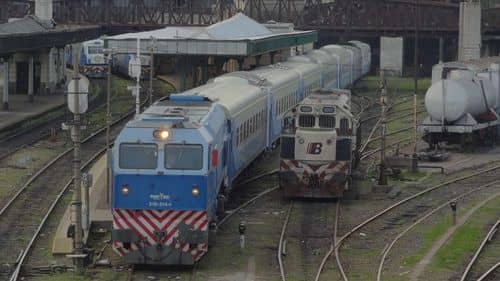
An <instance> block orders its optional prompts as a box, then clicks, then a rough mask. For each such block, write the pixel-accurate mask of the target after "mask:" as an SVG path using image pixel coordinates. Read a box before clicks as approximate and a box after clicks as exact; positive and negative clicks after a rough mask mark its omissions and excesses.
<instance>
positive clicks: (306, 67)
mask: <svg viewBox="0 0 500 281" xmlns="http://www.w3.org/2000/svg"><path fill="white" fill-rule="evenodd" d="M281 66H282V67H288V68H291V69H295V70H297V71H299V72H300V73H301V74H302V75H304V74H306V73H312V72H315V71H317V70H319V68H318V64H317V63H314V62H294V61H285V62H283V63H281Z"/></svg>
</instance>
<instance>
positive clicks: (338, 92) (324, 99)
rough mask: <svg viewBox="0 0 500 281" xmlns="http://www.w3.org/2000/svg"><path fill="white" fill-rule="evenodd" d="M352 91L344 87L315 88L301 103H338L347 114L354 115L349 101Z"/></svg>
mask: <svg viewBox="0 0 500 281" xmlns="http://www.w3.org/2000/svg"><path fill="white" fill-rule="evenodd" d="M350 99H351V91H350V90H344V89H315V90H314V91H313V92H312V93H311V94H310V95H309V96H307V97H306V98H305V99H304V100H303V101H302V102H301V103H300V104H309V105H313V104H320V105H336V106H337V107H339V108H340V109H341V110H342V111H343V112H344V113H345V114H348V115H349V116H352V114H351V112H350V106H349V101H350Z"/></svg>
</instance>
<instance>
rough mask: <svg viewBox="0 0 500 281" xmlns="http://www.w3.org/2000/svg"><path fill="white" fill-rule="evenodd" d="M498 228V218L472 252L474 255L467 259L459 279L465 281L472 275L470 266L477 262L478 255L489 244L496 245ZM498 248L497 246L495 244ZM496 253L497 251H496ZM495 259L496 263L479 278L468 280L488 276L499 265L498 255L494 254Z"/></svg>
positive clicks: (497, 242)
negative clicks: (467, 261)
mask: <svg viewBox="0 0 500 281" xmlns="http://www.w3.org/2000/svg"><path fill="white" fill-rule="evenodd" d="M499 228H500V218H499V219H498V220H497V221H496V222H495V223H494V224H493V225H492V226H491V228H490V230H489V231H488V233H487V234H486V236H485V237H484V239H483V241H482V242H481V244H480V245H479V247H478V248H477V250H476V252H475V253H474V256H473V257H472V259H471V260H470V261H469V263H468V264H467V266H466V268H465V270H464V272H463V273H462V276H461V277H460V281H465V280H467V277H468V276H470V275H472V268H473V267H474V265H476V264H478V263H479V256H480V255H481V254H482V253H483V252H484V250H485V249H486V248H487V247H488V245H489V244H493V243H495V242H496V243H495V244H496V245H498V244H499V243H500V242H499V241H498V240H500V239H499V238H498V235H499V234H498V230H499ZM497 248H498V246H497ZM497 254H498V253H497ZM496 261H497V263H496V264H494V265H493V266H492V267H490V269H488V270H487V271H486V272H485V273H483V274H482V275H481V276H480V277H479V279H475V278H474V279H472V278H471V279H470V280H481V279H483V280H484V279H486V278H489V276H490V274H492V273H493V271H494V270H495V268H498V267H499V264H500V256H498V255H497V256H496Z"/></svg>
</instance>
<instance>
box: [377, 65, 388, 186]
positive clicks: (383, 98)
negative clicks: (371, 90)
mask: <svg viewBox="0 0 500 281" xmlns="http://www.w3.org/2000/svg"><path fill="white" fill-rule="evenodd" d="M379 83H380V84H379V91H380V105H381V108H382V112H381V115H380V121H381V122H380V124H381V126H382V128H381V129H382V136H381V139H380V168H379V176H378V185H387V177H386V176H385V130H386V118H385V117H386V116H385V115H386V114H385V113H386V112H385V111H386V105H387V85H386V81H385V77H384V71H383V70H380V82H379Z"/></svg>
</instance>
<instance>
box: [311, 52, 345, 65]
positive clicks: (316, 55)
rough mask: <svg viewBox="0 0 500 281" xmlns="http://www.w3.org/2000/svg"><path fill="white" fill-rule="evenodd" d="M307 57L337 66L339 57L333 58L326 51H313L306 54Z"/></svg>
mask: <svg viewBox="0 0 500 281" xmlns="http://www.w3.org/2000/svg"><path fill="white" fill-rule="evenodd" d="M306 56H308V57H311V58H313V59H315V60H317V61H321V63H324V64H328V63H335V64H337V57H334V56H332V55H331V54H330V53H328V52H327V51H325V50H312V51H309V52H307V53H306Z"/></svg>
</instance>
